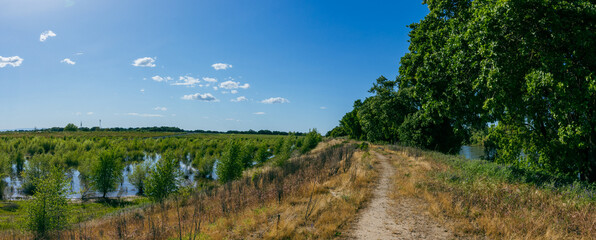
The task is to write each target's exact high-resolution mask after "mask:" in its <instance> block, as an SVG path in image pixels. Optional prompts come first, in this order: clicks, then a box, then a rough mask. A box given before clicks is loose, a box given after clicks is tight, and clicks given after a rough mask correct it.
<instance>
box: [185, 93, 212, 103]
mask: <svg viewBox="0 0 596 240" xmlns="http://www.w3.org/2000/svg"><path fill="white" fill-rule="evenodd" d="M182 99H184V100H199V101H205V102H218V101H219V100H217V98H215V97H214V96H213V95H211V93H205V94H200V93H195V94H189V95H184V96H182Z"/></svg>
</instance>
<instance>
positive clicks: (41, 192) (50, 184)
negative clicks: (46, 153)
mask: <svg viewBox="0 0 596 240" xmlns="http://www.w3.org/2000/svg"><path fill="white" fill-rule="evenodd" d="M35 182H36V184H35V185H36V186H37V187H36V189H35V193H34V194H33V198H32V199H31V200H30V201H29V202H28V204H27V205H26V212H27V218H26V228H27V229H28V230H30V231H32V232H34V234H35V237H36V238H38V239H44V238H46V237H47V236H48V235H49V234H51V233H52V231H55V230H60V229H62V228H64V227H65V226H66V223H67V216H68V206H67V200H66V193H67V190H68V179H66V176H65V175H64V173H63V172H62V170H61V169H59V168H57V167H52V168H51V170H50V172H49V174H47V175H45V176H42V177H41V178H36V179H35Z"/></svg>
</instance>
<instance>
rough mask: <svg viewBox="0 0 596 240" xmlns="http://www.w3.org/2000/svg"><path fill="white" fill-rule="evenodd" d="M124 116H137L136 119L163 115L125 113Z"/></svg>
mask: <svg viewBox="0 0 596 240" xmlns="http://www.w3.org/2000/svg"><path fill="white" fill-rule="evenodd" d="M126 115H129V116H137V117H163V115H161V114H149V113H127V114H126Z"/></svg>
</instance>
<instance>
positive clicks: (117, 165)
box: [90, 150, 124, 198]
mask: <svg viewBox="0 0 596 240" xmlns="http://www.w3.org/2000/svg"><path fill="white" fill-rule="evenodd" d="M122 169H124V166H123V165H122V156H121V155H120V154H118V153H116V152H114V151H112V150H106V151H103V152H102V153H100V154H99V158H98V159H97V160H96V161H95V162H94V163H93V165H92V166H91V176H90V177H91V185H92V186H93V188H94V189H95V190H97V191H99V192H101V193H102V197H103V198H106V194H107V193H108V192H111V191H115V190H116V189H118V183H120V182H121V181H122Z"/></svg>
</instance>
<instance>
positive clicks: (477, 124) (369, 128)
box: [334, 0, 596, 181]
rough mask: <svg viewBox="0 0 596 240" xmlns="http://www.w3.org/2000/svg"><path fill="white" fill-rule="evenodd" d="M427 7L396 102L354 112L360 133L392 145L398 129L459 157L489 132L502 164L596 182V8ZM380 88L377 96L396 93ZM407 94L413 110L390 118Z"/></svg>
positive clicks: (456, 3) (554, 3)
mask: <svg viewBox="0 0 596 240" xmlns="http://www.w3.org/2000/svg"><path fill="white" fill-rule="evenodd" d="M424 3H425V4H427V5H428V7H429V10H430V12H429V14H428V15H427V16H426V17H425V18H424V19H423V20H421V21H420V22H418V23H414V24H412V25H411V26H410V27H411V29H412V30H411V32H410V34H409V36H410V46H409V52H408V53H407V54H406V55H405V56H403V57H402V59H401V62H400V68H399V76H398V78H397V80H396V82H395V85H396V88H397V89H398V91H397V93H398V94H397V96H391V95H390V96H391V97H387V98H385V97H383V96H384V93H383V92H382V91H379V90H376V91H374V93H376V96H373V97H371V98H368V99H366V100H365V101H364V103H362V104H360V105H359V106H355V110H357V109H359V110H357V112H358V114H357V116H356V118H355V119H356V121H352V122H357V123H358V124H361V126H362V130H363V135H366V138H367V139H368V140H379V139H387V136H383V134H388V133H389V139H391V137H395V134H393V132H394V129H395V126H396V125H399V127H398V134H397V138H398V140H399V141H401V142H404V143H407V144H410V145H415V146H420V147H425V148H430V149H437V150H440V151H443V152H455V151H457V149H458V148H459V146H460V145H461V143H462V141H464V140H465V139H466V138H467V137H468V136H469V133H470V132H471V130H472V129H483V128H485V127H486V125H487V124H490V125H493V127H492V129H491V131H490V137H489V140H490V143H489V144H487V146H492V147H494V149H493V151H491V152H493V153H494V152H496V154H495V155H494V157H495V159H496V161H498V162H503V163H509V164H515V165H519V166H523V167H529V168H533V169H537V170H543V171H547V172H550V173H555V174H565V175H573V176H577V175H579V176H580V177H581V178H582V179H589V180H591V181H596V127H595V126H596V113H595V111H596V76H595V74H594V72H595V70H596V3H594V2H593V1H589V0H509V1H494V0H480V1H471V0H427V1H424ZM380 80H381V81H380V82H379V81H378V82H377V84H376V85H375V87H376V88H378V86H390V85H391V82H388V81H385V80H382V79H380ZM381 90H383V88H381ZM390 92H391V91H390ZM400 93H401V94H403V95H405V96H407V98H405V99H406V100H407V101H406V103H407V105H408V106H409V107H413V108H414V109H415V112H413V113H405V114H402V115H400V114H397V115H391V113H392V112H391V111H389V110H395V109H399V108H398V107H396V106H395V105H392V104H390V100H396V99H400V95H399V94H400ZM385 96H386V94H385ZM402 99H403V98H402ZM384 111H385V112H384ZM396 112H400V113H401V112H404V111H396ZM405 112H407V111H405ZM352 115H353V114H352ZM385 116H393V117H392V118H391V121H386V120H385V119H386V117H385ZM395 116H400V117H399V118H398V117H395ZM401 117H403V118H401ZM344 118H348V119H354V118H353V116H351V115H350V113H348V114H346V116H344ZM344 125H345V124H344ZM340 127H342V124H341V123H340ZM340 130H341V131H340ZM334 132H335V133H341V132H344V133H348V134H349V135H350V136H351V137H355V136H354V134H350V131H349V128H345V127H344V128H343V129H338V130H337V131H335V130H334ZM358 138H361V137H358Z"/></svg>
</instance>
